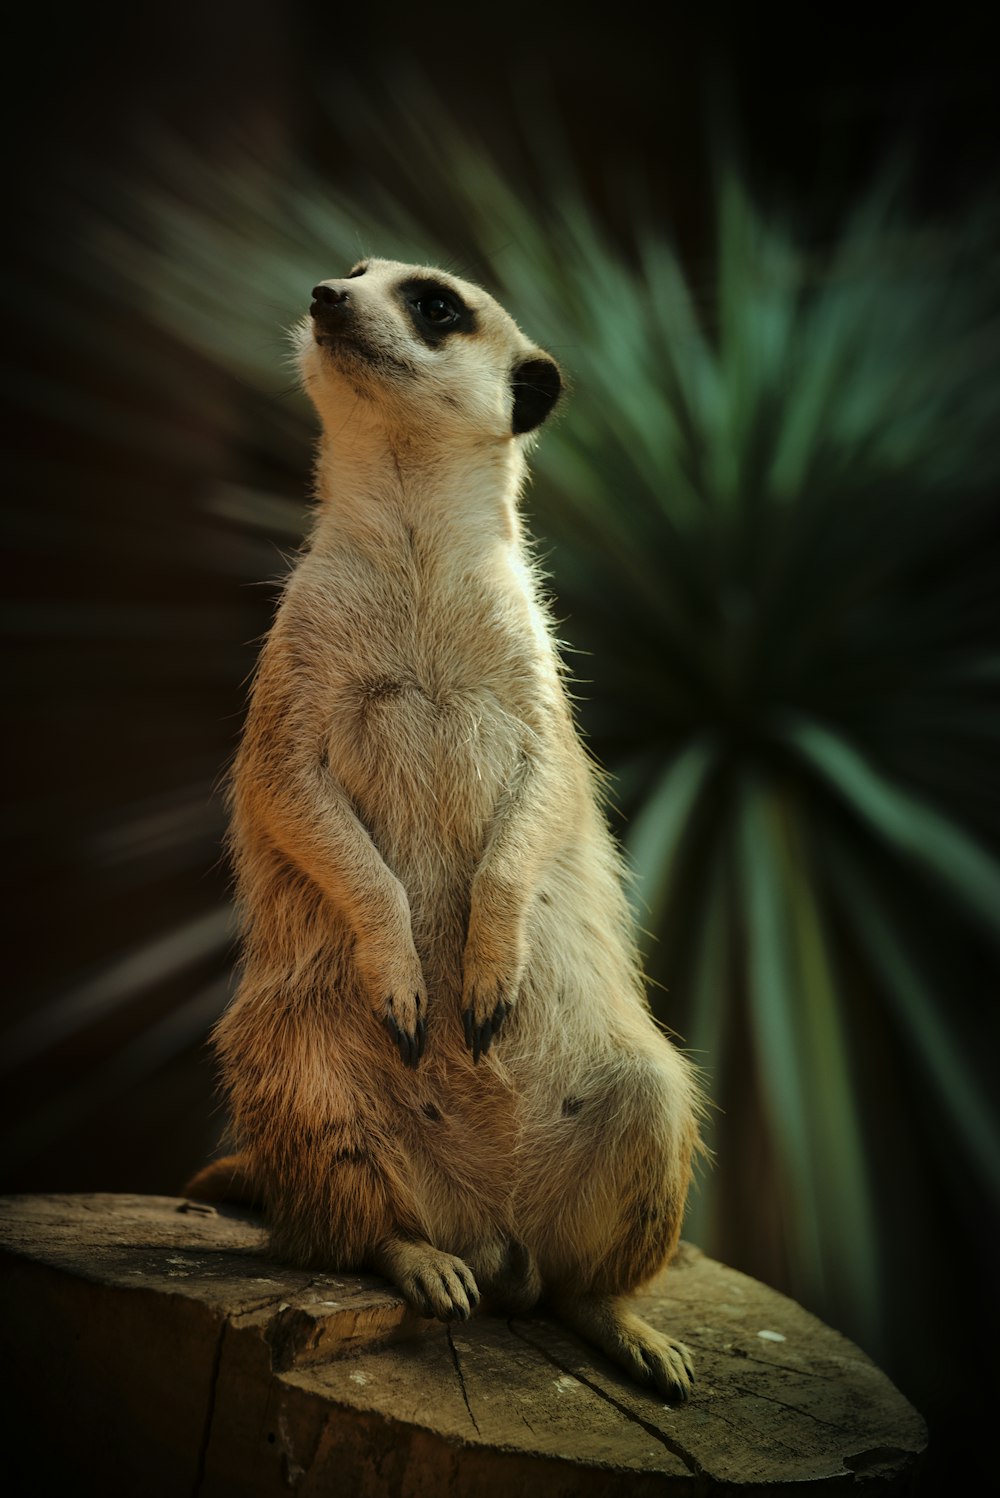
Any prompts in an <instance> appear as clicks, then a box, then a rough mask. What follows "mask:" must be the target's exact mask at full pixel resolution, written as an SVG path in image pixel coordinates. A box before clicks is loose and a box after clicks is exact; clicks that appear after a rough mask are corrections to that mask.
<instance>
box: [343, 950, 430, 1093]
mask: <svg viewBox="0 0 1000 1498" xmlns="http://www.w3.org/2000/svg"><path fill="white" fill-rule="evenodd" d="M379 955H380V954H378V955H376V954H374V953H372V952H370V951H362V950H360V949H359V951H358V967H359V968H360V971H361V975H362V978H363V980H364V983H365V986H366V987H367V990H368V993H369V995H370V997H371V999H372V1005H373V1008H374V1011H375V1017H376V1019H377V1020H379V1022H380V1023H381V1024H382V1025H383V1026H384V1027H385V1029H386V1030H387V1031H388V1033H389V1035H390V1037H391V1038H392V1041H393V1043H394V1044H395V1046H396V1048H397V1049H398V1051H399V1054H400V1057H401V1059H402V1062H403V1065H404V1066H409V1067H413V1068H415V1067H416V1065H417V1062H418V1061H419V1060H420V1058H421V1056H422V1055H423V1054H424V1047H425V1045H426V1043H427V987H426V984H425V983H424V975H423V972H422V971H421V967H420V959H419V957H418V956H417V954H416V952H413V953H412V955H411V957H410V959H409V961H403V962H395V963H392V962H388V961H386V960H384V959H383V960H381V961H380V960H379Z"/></svg>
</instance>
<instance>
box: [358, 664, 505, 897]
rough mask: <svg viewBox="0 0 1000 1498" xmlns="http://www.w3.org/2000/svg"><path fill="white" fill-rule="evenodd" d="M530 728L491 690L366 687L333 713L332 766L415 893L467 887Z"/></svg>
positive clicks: (404, 681) (386, 682) (384, 682)
mask: <svg viewBox="0 0 1000 1498" xmlns="http://www.w3.org/2000/svg"><path fill="white" fill-rule="evenodd" d="M522 735H523V727H522V725H520V724H519V723H518V721H517V719H516V718H514V717H513V716H512V715H511V714H510V713H508V712H506V711H505V710H504V708H503V706H502V704H501V703H500V701H499V699H498V697H497V696H496V695H495V694H494V693H493V692H492V691H490V690H488V689H484V688H472V689H464V690H462V689H452V690H449V691H447V692H443V691H442V692H439V693H436V694H435V695H433V696H432V695H430V694H429V693H427V692H426V691H424V690H423V688H422V687H421V686H420V685H419V684H418V683H417V682H416V681H415V680H414V679H412V678H406V677H403V678H401V679H398V680H390V679H380V680H378V681H364V682H361V683H357V684H355V685H353V686H352V688H351V689H350V690H348V691H345V692H344V693H342V694H341V695H340V696H339V698H338V700H337V702H336V704H335V706H334V711H333V721H332V723H331V731H330V739H329V761H330V768H331V770H332V771H333V773H334V774H335V775H336V776H337V778H338V779H339V780H340V783H341V784H342V785H343V787H344V789H345V790H346V791H347V793H348V795H349V796H350V797H351V799H352V802H353V803H354V805H355V807H356V808H357V811H358V814H359V816H360V817H361V818H362V820H363V822H364V823H365V826H366V827H367V828H368V831H369V832H370V833H371V836H372V838H373V839H374V841H375V844H376V846H377V847H378V849H379V851H380V852H381V854H382V856H383V857H384V858H385V860H386V862H387V863H388V864H389V867H390V868H391V869H392V870H393V872H394V873H395V874H396V875H397V876H398V877H399V878H400V879H401V880H402V881H403V884H404V885H405V886H406V888H407V889H408V890H410V891H411V892H413V893H417V892H418V891H420V890H421V889H423V888H427V887H430V889H432V890H433V889H435V888H438V887H440V886H442V885H444V884H451V883H452V882H454V881H456V880H457V881H459V883H463V882H464V883H467V881H468V879H469V878H470V877H471V874H472V872H473V870H474V868H475V866H476V864H477V863H478V861H479V859H480V857H481V856H482V852H483V848H484V846H485V843H486V839H487V837H488V834H489V830H490V827H491V825H492V823H493V819H494V816H495V814H496V809H497V805H498V802H499V800H500V798H501V797H502V795H503V793H504V790H505V788H506V787H507V786H508V785H509V783H510V781H511V779H512V777H513V775H514V773H515V770H516V767H517V764H518V759H519V755H520V744H521V739H522Z"/></svg>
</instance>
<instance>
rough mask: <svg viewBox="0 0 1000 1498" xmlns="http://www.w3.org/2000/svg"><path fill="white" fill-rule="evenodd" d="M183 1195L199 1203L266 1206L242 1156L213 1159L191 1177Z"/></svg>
mask: <svg viewBox="0 0 1000 1498" xmlns="http://www.w3.org/2000/svg"><path fill="white" fill-rule="evenodd" d="M182 1194H183V1195H184V1196H188V1197H192V1198H193V1199H194V1200H195V1201H206V1202H230V1203H231V1204H232V1205H233V1206H238V1207H257V1208H260V1207H262V1206H263V1202H262V1200H261V1193H260V1192H259V1191H258V1190H257V1189H256V1187H255V1186H254V1184H253V1181H252V1180H251V1178H250V1174H249V1172H248V1171H247V1169H246V1166H245V1163H244V1160H243V1156H242V1155H226V1156H225V1158H224V1159H222V1160H213V1161H212V1162H211V1164H209V1165H206V1166H204V1167H203V1168H202V1169H201V1170H199V1171H198V1173H197V1175H194V1176H192V1177H191V1179H190V1181H188V1183H187V1185H186V1186H185V1187H184V1191H183V1193H182Z"/></svg>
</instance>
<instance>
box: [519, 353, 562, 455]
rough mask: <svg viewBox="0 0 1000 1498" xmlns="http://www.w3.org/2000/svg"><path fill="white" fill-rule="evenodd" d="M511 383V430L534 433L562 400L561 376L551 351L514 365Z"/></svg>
mask: <svg viewBox="0 0 1000 1498" xmlns="http://www.w3.org/2000/svg"><path fill="white" fill-rule="evenodd" d="M510 383H511V387H512V388H513V391H514V410H513V413H512V415H511V430H512V431H513V433H514V435H515V437H519V436H520V435H521V433H522V432H533V431H534V429H535V427H537V426H541V424H542V422H543V421H544V420H545V418H546V416H548V414H549V412H550V411H551V410H552V407H553V406H554V405H555V403H556V401H557V400H558V399H559V393H560V391H561V390H562V375H561V374H560V373H559V365H558V364H557V363H556V361H555V360H554V359H550V358H549V356H548V354H535V355H532V357H531V358H530V359H522V361H521V363H520V364H515V365H514V368H513V369H512V370H511V374H510Z"/></svg>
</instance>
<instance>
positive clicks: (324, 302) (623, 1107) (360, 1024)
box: [189, 259, 700, 1399]
mask: <svg viewBox="0 0 1000 1498" xmlns="http://www.w3.org/2000/svg"><path fill="white" fill-rule="evenodd" d="M294 338H295V343H296V349H297V360H298V364H299V368H300V371H301V377H302V381H303V384H304V387H305V390H306V391H307V393H308V395H309V397H310V398H311V400H312V403H313V404H314V406H315V408H316V411H317V413H318V415H319V418H320V422H321V426H322V436H321V440H320V446H319V453H318V461H317V469H316V498H317V508H316V515H315V522H314V525H313V528H312V531H311V535H310V537H309V539H308V541H307V543H306V545H305V547H304V550H303V552H302V554H301V557H300V559H299V560H298V562H297V565H296V566H295V567H294V569H293V571H292V572H291V575H290V576H289V578H288V581H287V584H286V586H285V588H284V592H283V595H282V598H281V601H280V605H279V607H278V610H277V613H276V617H275V620H274V624H273V627H272V628H271V630H270V633H269V635H268V637H267V639H266V642H265V644H264V647H263V650H262V653H261V657H260V662H259V667H258V670H257V672H256V677H255V679H254V683H253V687H252V692H251V700H250V705H249V711H248V717H247V722H246V728H245V731H244V735H243V739H242V744H241V747H240V749H239V751H238V755H237V758H236V761H235V766H234V773H233V776H232V782H231V793H230V794H231V813H232V815H231V845H232V852H233V856H234V865H235V872H236V885H237V894H238V903H239V907H240V910H241V913H242V922H243V938H242V957H241V969H240V971H241V978H240V983H239V987H238V991H237V993H236V996H235V998H234V1000H233V1002H232V1004H231V1005H230V1007H229V1009H228V1010H227V1012H226V1013H225V1014H224V1016H223V1018H222V1019H221V1021H220V1022H219V1024H218V1026H217V1028H216V1031H215V1036H214V1041H215V1046H216V1049H217V1053H218V1056H219V1058H220V1061H221V1069H222V1075H223V1084H224V1088H225V1092H226V1094H227V1096H228V1100H229V1103H230V1107H231V1116H232V1129H233V1134H234V1137H235V1140H236V1142H237V1148H238V1154H237V1155H236V1156H233V1157H230V1158H228V1159H226V1160H224V1161H220V1162H217V1163H216V1164H214V1165H211V1166H209V1167H207V1168H206V1170H205V1171H203V1172H201V1174H200V1176H198V1177H196V1178H195V1180H194V1181H193V1182H192V1183H190V1186H189V1192H190V1193H191V1194H195V1195H202V1196H209V1197H211V1196H223V1197H225V1196H229V1197H231V1198H232V1197H239V1196H244V1197H247V1196H252V1197H254V1198H255V1199H257V1200H258V1201H259V1202H260V1203H261V1204H262V1205H263V1207H264V1210H265V1212H266V1214H267V1218H268V1221H269V1224H270V1231H271V1235H272V1245H273V1249H274V1251H275V1252H276V1254H277V1255H279V1256H281V1257H283V1258H284V1259H286V1260H289V1261H291V1262H293V1263H295V1264H298V1265H302V1266H310V1267H318V1268H323V1269H327V1270H340V1271H344V1270H352V1269H368V1270H374V1271H376V1272H378V1273H380V1274H382V1275H384V1276H385V1277H386V1278H388V1279H389V1280H390V1281H392V1282H393V1283H394V1284H395V1285H396V1286H397V1287H398V1289H399V1290H400V1291H401V1292H402V1294H403V1296H404V1297H405V1298H406V1300H407V1301H408V1302H409V1303H410V1305H411V1306H412V1307H413V1308H414V1309H415V1310H416V1311H417V1312H419V1313H420V1314H421V1315H422V1316H426V1317H439V1318H442V1319H444V1320H448V1319H451V1318H463V1319H464V1318H466V1317H468V1316H469V1315H470V1314H471V1313H472V1312H473V1311H474V1310H475V1309H476V1307H477V1306H478V1305H479V1304H480V1301H481V1300H483V1301H484V1302H485V1304H487V1305H488V1306H492V1307H494V1308H497V1309H502V1310H505V1311H507V1312H524V1311H527V1310H529V1309H530V1308H531V1307H532V1306H534V1305H535V1304H536V1302H538V1301H539V1300H540V1298H542V1297H544V1302H545V1304H546V1305H547V1306H548V1307H550V1308H551V1310H552V1311H553V1312H554V1314H555V1315H556V1316H557V1317H558V1318H560V1319H561V1320H562V1321H563V1322H564V1323H566V1324H567V1325H568V1326H570V1327H571V1328H573V1329H575V1330H576V1331H577V1332H579V1333H580V1334H581V1335H583V1336H584V1337H586V1338H588V1339H589V1340H591V1341H592V1342H593V1343H595V1344H596V1345H597V1346H598V1347H600V1348H601V1349H603V1351H604V1352H605V1353H607V1354H608V1355H609V1356H610V1357H611V1358H613V1359H614V1360H616V1361H617V1363H618V1364H620V1365H621V1366H622V1367H623V1368H624V1369H625V1370H626V1371H627V1372H628V1373H629V1374H631V1375H632V1376H633V1377H634V1378H635V1379H637V1380H639V1381H640V1382H643V1383H647V1384H650V1383H651V1384H653V1385H655V1386H656V1388H658V1389H659V1390H660V1392H661V1393H662V1394H663V1395H665V1396H666V1397H667V1398H669V1399H682V1398H686V1397H687V1395H688V1394H689V1392H690V1389H691V1384H692V1379H693V1372H692V1364H691V1358H690V1355H689V1353H688V1350H687V1349H686V1348H685V1347H684V1345H683V1344H682V1343H680V1342H677V1341H674V1340H673V1339H671V1338H670V1337H668V1336H665V1335H663V1334H662V1333H660V1332H658V1331H656V1330H654V1329H653V1328H652V1327H650V1326H648V1325H647V1324H646V1323H645V1322H644V1321H642V1320H641V1319H640V1318H639V1317H638V1316H637V1315H636V1314H635V1313H634V1312H633V1311H632V1310H630V1309H629V1305H628V1296H629V1295H630V1293H631V1292H633V1291H634V1290H635V1289H636V1288H637V1287H639V1286H641V1285H642V1284H643V1283H644V1282H645V1281H647V1280H649V1279H650V1278H651V1277H652V1276H653V1275H654V1274H655V1273H656V1272H657V1271H658V1270H660V1269H661V1268H662V1267H663V1266H664V1265H665V1264H666V1263H667V1262H668V1261H669V1259H670V1258H671V1255H672V1254H673V1251H674V1249H675V1247H676V1244H677V1240H678V1236H679V1233H680V1227H681V1219H682V1216H683V1211H684V1203H685V1198H686V1195H687V1191H688V1186H689V1183H690V1180H691V1166H692V1157H693V1154H694V1153H695V1151H696V1150H697V1149H698V1148H699V1147H700V1145H699V1130H698V1118H699V1107H700V1104H699V1094H698V1088H697V1085H696V1082H695V1078H694V1073H693V1069H692V1067H691V1066H690V1064H689V1062H688V1061H687V1060H686V1058H685V1057H684V1056H683V1055H682V1054H681V1053H680V1052H679V1051H678V1050H677V1049H676V1048H675V1047H674V1046H673V1045H672V1044H671V1043H670V1041H669V1040H668V1039H667V1038H666V1037H665V1035H664V1034H663V1033H661V1031H660V1030H659V1029H658V1027H657V1025H656V1024H655V1022H654V1020H653V1018H652V1016H651V1014H650V1012H649V1009H648V1006H647V1002H646V997H645V988H644V983H643V978H642V974H641V970H640V964H639V960H638V956H637V951H636V947H635V943H634V938H633V934H632V927H631V920H630V913H629V909H628V905H627V901H626V898H625V893H624V883H623V866H622V863H621V860H620V855H619V853H618V850H617V847H616V845H615V843H614V841H613V839H612V836H611V834H610V831H609V828H608V825H607V823H606V820H605V816H604V811H603V803H602V797H601V782H600V777H599V775H598V773H597V771H596V769H595V767H594V765H593V763H592V761H591V760H590V758H589V756H588V754H587V752H586V750H585V748H584V746H583V743H582V741H581V739H580V737H579V735H578V732H577V730H576V727H575V725H574V720H573V716H572V712H571V708H570V699H569V696H568V692H567V688H566V683H565V671H564V666H563V663H562V661H561V659H560V656H559V653H558V649H557V645H556V643H555V639H554V634H553V628H552V621H551V618H550V615H549V611H548V605H547V602H546V600H545V598H544V595H543V590H542V587H541V584H540V580H539V576H538V572H537V568H536V566H535V564H534V562H533V559H532V554H531V550H530V547H529V545H528V542H527V539H526V537H525V534H524V531H523V527H522V519H521V516H520V512H519V498H520V493H521V490H522V486H523V483H524V480H525V476H526V461H525V460H526V453H527V451H528V449H529V448H530V447H531V445H532V444H533V442H534V441H535V438H536V435H537V432H538V429H539V428H540V426H541V425H542V423H543V422H544V421H545V419H546V417H547V416H548V415H549V413H550V411H551V410H552V409H553V407H554V406H555V405H556V403H557V401H558V399H559V396H560V393H561V390H562V384H563V382H562V378H561V374H560V370H559V367H558V365H557V363H556V361H555V360H554V359H553V358H552V357H551V356H550V355H549V354H547V353H545V352H543V351H542V350H541V349H539V348H537V347H536V346H535V345H534V344H532V343H531V342H530V341H529V340H528V339H527V338H526V337H525V336H524V334H523V333H522V332H521V330H520V329H519V327H518V326H517V324H516V323H515V322H514V320H513V318H511V317H510V316H509V315H508V314H507V313H506V312H505V311H504V310H503V309H502V308H501V307H500V306H499V305H498V304H497V303H496V302H495V301H494V300H493V299H492V298H491V297H490V296H489V295H488V294H487V293H486V292H484V291H483V290H481V289H480V288H478V287H476V286H474V285H471V284H470V283H468V282H466V281H464V280H460V279H458V278H457V277H455V276H453V275H450V274H448V273H446V272H444V271H441V270H436V269H431V268H428V267H425V266H412V265H403V264H400V263H398V262H396V261H392V260H378V259H369V260H365V261H363V262H362V263H360V264H358V265H355V266H354V268H353V269H352V270H351V271H350V273H349V274H348V275H347V276H345V277H343V278H341V279H331V280H327V281H323V282H322V283H321V284H320V285H318V286H317V287H316V288H315V290H314V292H313V301H312V306H311V308H310V315H309V316H308V317H306V318H304V319H303V320H302V322H301V324H300V325H299V326H298V328H297V329H296V331H295V334H294Z"/></svg>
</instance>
